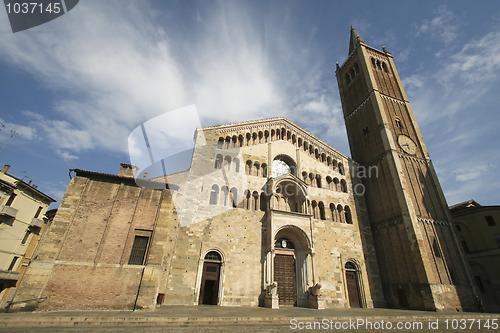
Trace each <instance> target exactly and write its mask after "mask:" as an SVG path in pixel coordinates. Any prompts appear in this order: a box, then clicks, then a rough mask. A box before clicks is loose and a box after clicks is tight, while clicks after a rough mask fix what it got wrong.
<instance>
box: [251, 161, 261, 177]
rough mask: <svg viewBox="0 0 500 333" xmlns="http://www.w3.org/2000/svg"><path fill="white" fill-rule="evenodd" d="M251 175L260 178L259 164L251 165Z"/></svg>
mask: <svg viewBox="0 0 500 333" xmlns="http://www.w3.org/2000/svg"><path fill="white" fill-rule="evenodd" d="M252 171H253V172H252V174H253V175H254V176H260V163H259V162H255V163H254V164H253V168H252Z"/></svg>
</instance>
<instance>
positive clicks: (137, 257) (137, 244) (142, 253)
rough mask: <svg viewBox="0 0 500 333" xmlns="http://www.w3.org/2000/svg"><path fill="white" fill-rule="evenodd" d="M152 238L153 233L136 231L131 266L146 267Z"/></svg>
mask: <svg viewBox="0 0 500 333" xmlns="http://www.w3.org/2000/svg"><path fill="white" fill-rule="evenodd" d="M150 238H151V231H145V230H136V235H135V238H134V244H133V245H132V251H130V257H129V260H128V264H129V265H144V263H145V259H146V253H147V251H148V246H149V240H150Z"/></svg>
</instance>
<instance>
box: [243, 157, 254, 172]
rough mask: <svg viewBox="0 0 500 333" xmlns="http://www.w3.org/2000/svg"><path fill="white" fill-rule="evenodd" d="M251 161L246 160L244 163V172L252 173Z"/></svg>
mask: <svg viewBox="0 0 500 333" xmlns="http://www.w3.org/2000/svg"><path fill="white" fill-rule="evenodd" d="M252 165H253V163H252V161H250V160H248V161H247V162H246V164H245V174H247V175H251V174H252Z"/></svg>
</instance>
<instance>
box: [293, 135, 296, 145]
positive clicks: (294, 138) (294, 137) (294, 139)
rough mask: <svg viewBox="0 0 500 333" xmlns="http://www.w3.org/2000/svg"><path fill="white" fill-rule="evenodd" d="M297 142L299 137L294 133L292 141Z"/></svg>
mask: <svg viewBox="0 0 500 333" xmlns="http://www.w3.org/2000/svg"><path fill="white" fill-rule="evenodd" d="M296 142H297V137H296V136H295V134H293V135H292V143H293V144H295V143H296Z"/></svg>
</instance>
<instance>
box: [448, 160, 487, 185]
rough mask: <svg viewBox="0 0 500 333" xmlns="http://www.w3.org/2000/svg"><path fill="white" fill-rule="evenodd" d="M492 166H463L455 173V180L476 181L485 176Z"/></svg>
mask: <svg viewBox="0 0 500 333" xmlns="http://www.w3.org/2000/svg"><path fill="white" fill-rule="evenodd" d="M492 167H493V166H492V165H491V164H487V163H486V164H476V163H475V164H469V165H468V166H462V167H459V168H457V169H455V170H454V171H453V174H454V175H455V178H456V180H457V181H459V182H469V181H475V180H476V179H478V178H480V177H481V176H484V174H485V173H486V172H488V169H490V168H492Z"/></svg>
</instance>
